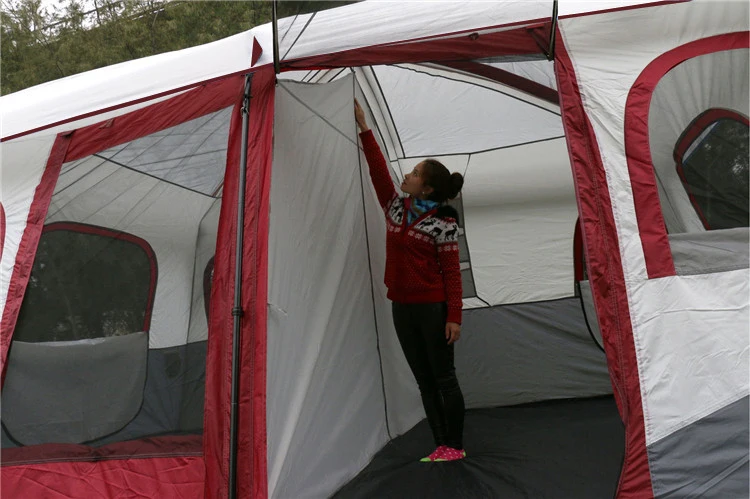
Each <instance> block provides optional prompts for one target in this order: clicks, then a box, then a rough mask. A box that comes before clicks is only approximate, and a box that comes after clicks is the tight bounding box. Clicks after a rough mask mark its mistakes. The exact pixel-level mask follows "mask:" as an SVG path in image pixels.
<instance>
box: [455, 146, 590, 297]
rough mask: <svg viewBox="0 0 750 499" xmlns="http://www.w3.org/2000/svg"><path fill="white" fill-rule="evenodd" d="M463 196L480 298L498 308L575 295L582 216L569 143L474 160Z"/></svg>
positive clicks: (503, 151)
mask: <svg viewBox="0 0 750 499" xmlns="http://www.w3.org/2000/svg"><path fill="white" fill-rule="evenodd" d="M462 196H463V198H462V199H463V205H464V218H465V219H466V220H465V228H466V239H467V243H468V246H469V253H470V255H471V266H472V271H473V274H474V282H475V285H476V290H477V296H478V297H479V298H481V299H483V300H484V301H486V302H487V303H488V304H490V305H498V304H502V303H523V302H530V301H541V300H551V299H554V298H562V297H566V296H571V295H572V294H573V234H574V229H575V222H576V219H577V218H578V209H577V207H576V201H575V192H574V189H573V178H572V173H571V169H570V162H569V159H568V153H567V149H566V144H565V140H564V139H557V140H550V141H546V142H539V143H536V144H530V145H526V146H518V147H513V148H509V149H501V150H498V151H491V152H486V153H483V154H475V155H472V156H471V159H470V161H469V167H468V170H467V173H466V178H465V183H464V188H463V191H462Z"/></svg>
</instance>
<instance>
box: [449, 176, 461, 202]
mask: <svg viewBox="0 0 750 499" xmlns="http://www.w3.org/2000/svg"><path fill="white" fill-rule="evenodd" d="M463 186H464V176H463V175H461V174H460V173H458V172H454V173H452V174H451V187H450V191H449V192H448V199H453V198H455V197H456V196H458V193H459V192H461V189H462V188H463Z"/></svg>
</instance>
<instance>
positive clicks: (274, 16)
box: [271, 0, 281, 74]
mask: <svg viewBox="0 0 750 499" xmlns="http://www.w3.org/2000/svg"><path fill="white" fill-rule="evenodd" d="M277 1H278V0H273V3H272V6H271V22H272V26H273V70H274V71H275V72H276V74H279V73H280V72H281V66H280V62H281V61H279V15H278V13H277V11H276V3H277Z"/></svg>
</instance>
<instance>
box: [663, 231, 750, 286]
mask: <svg viewBox="0 0 750 499" xmlns="http://www.w3.org/2000/svg"><path fill="white" fill-rule="evenodd" d="M749 235H750V231H748V228H747V227H738V228H736V229H724V230H710V231H706V232H690V233H685V234H670V236H669V245H670V247H671V248H672V258H674V266H675V270H676V271H677V275H694V274H710V273H713V272H728V271H731V270H738V269H746V268H747V267H748V259H749V258H750V251H748V248H749V247H750V237H749Z"/></svg>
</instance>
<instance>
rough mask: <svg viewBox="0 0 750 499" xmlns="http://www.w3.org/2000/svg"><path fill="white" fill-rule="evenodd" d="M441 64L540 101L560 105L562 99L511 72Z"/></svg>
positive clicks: (472, 64) (465, 63) (460, 63)
mask: <svg viewBox="0 0 750 499" xmlns="http://www.w3.org/2000/svg"><path fill="white" fill-rule="evenodd" d="M441 64H442V65H443V66H447V67H449V68H454V69H460V70H461V71H466V72H467V73H472V74H475V75H477V76H483V77H485V78H489V79H490V80H494V81H496V82H498V83H502V84H504V85H508V86H509V87H513V88H517V89H518V90H521V91H522V92H526V93H527V94H529V95H533V96H534V97H539V98H540V99H542V100H545V101H547V102H551V103H552V104H560V97H559V96H558V95H557V90H555V89H553V88H549V87H545V86H544V85H542V84H541V83H537V82H535V81H533V80H529V79H527V78H524V77H523V76H518V75H517V74H513V73H511V72H509V71H505V70H503V69H500V68H496V67H494V66H488V65H486V64H480V63H478V62H473V61H445V62H443V63H441Z"/></svg>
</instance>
